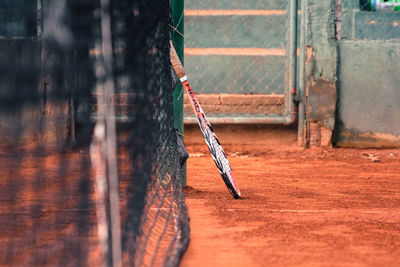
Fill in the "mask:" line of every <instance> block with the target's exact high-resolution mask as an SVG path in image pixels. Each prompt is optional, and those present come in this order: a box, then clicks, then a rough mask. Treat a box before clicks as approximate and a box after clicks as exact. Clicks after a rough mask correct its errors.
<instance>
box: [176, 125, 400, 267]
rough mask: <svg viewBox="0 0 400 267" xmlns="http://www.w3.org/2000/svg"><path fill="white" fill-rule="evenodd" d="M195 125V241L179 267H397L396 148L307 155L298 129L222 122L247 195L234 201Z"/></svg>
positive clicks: (399, 176) (189, 138) (191, 130)
mask: <svg viewBox="0 0 400 267" xmlns="http://www.w3.org/2000/svg"><path fill="white" fill-rule="evenodd" d="M196 127H197V125H196ZM196 127H195V126H193V127H187V129H185V130H186V131H185V142H186V145H187V147H188V150H189V153H190V154H191V157H190V158H189V161H188V175H187V177H188V180H187V187H186V188H185V194H186V203H187V205H188V207H189V213H190V217H191V221H190V227H191V241H190V245H189V248H188V250H187V252H186V254H185V255H184V257H183V260H182V262H181V265H180V266H183V267H186V266H398V259H399V258H400V226H399V224H398V222H399V220H400V200H399V197H400V163H399V162H400V150H399V149H385V150H375V149H373V150H360V149H337V148H316V149H307V150H303V149H301V148H298V147H297V145H296V130H295V129H290V128H287V127H282V126H253V127H247V126H222V125H221V126H218V127H216V128H215V131H216V133H217V135H218V136H219V137H220V141H221V143H222V145H223V147H224V149H225V151H226V152H227V154H228V158H229V160H230V163H231V165H232V168H233V171H234V174H235V176H236V179H237V182H238V184H239V187H240V189H241V191H242V195H243V199H241V200H233V198H232V197H231V195H230V194H229V192H228V190H227V189H226V187H225V185H224V184H223V182H222V180H221V178H220V176H219V174H218V171H217V169H216V167H215V164H214V162H213V160H212V158H211V156H210V155H209V153H208V150H207V147H206V145H205V144H204V140H203V138H202V136H201V133H200V131H199V130H198V129H197V128H196ZM373 159H379V160H380V161H379V162H374V161H373Z"/></svg>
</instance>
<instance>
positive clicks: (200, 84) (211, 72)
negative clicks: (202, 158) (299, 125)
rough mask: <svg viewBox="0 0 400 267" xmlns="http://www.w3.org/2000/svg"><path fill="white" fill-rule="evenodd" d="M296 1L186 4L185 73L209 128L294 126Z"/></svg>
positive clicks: (187, 114)
mask: <svg viewBox="0 0 400 267" xmlns="http://www.w3.org/2000/svg"><path fill="white" fill-rule="evenodd" d="M297 2H298V0H286V1H282V0H268V1H267V0H264V1H256V0H248V1H238V0H223V1H211V0H202V1H198V0H186V1H185V11H184V24H185V34H184V35H185V39H184V43H185V48H184V55H185V69H186V72H187V73H188V76H189V79H190V81H191V83H192V86H193V89H194V90H195V92H197V96H198V98H199V101H200V103H201V104H202V107H203V109H204V111H205V112H206V114H207V116H208V118H209V119H210V121H211V123H283V124H290V123H292V122H294V120H295V109H294V104H293V99H294V94H295V92H296V89H295V88H296V57H297V56H296V55H297V16H298V12H297V10H298V7H297V6H298V3H297ZM178 23H182V21H181V20H180V21H178ZM175 24H177V23H176V22H175ZM175 26H181V25H175ZM180 97H184V96H183V94H181V95H178V99H179V98H180ZM184 115H185V123H194V122H195V119H194V117H193V115H192V112H191V109H190V105H189V103H188V102H187V100H186V101H185V105H184Z"/></svg>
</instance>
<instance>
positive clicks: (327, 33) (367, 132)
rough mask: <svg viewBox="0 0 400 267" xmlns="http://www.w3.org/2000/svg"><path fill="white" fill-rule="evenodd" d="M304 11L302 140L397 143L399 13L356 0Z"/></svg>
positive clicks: (308, 5) (313, 2) (334, 0)
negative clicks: (369, 7) (366, 8)
mask: <svg viewBox="0 0 400 267" xmlns="http://www.w3.org/2000/svg"><path fill="white" fill-rule="evenodd" d="M302 10H303V11H304V12H303V14H302V16H303V20H302V22H303V24H302V27H303V28H302V34H303V38H304V44H300V45H303V46H304V51H305V52H304V54H305V56H304V60H303V61H302V62H300V64H304V81H300V83H301V82H304V83H305V84H304V88H305V90H304V91H305V93H304V103H305V106H306V108H305V110H306V111H305V117H306V127H304V136H305V145H310V146H329V145H331V143H333V144H334V145H337V146H341V147H393V146H400V77H399V67H400V13H399V12H378V11H377V12H370V11H364V10H362V8H360V1H359V0H331V1H317V0H308V1H306V2H305V3H303V9H302ZM300 66H301V65H300Z"/></svg>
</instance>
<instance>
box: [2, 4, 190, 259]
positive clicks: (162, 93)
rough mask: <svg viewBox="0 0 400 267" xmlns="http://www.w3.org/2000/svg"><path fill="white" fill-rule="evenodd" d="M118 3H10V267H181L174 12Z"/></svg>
mask: <svg viewBox="0 0 400 267" xmlns="http://www.w3.org/2000/svg"><path fill="white" fill-rule="evenodd" d="M110 2H111V1H109V0H100V1H89V0H57V1H55V0H53V1H51V0H37V1H33V0H5V1H4V3H2V7H1V10H0V36H1V37H2V38H0V68H1V72H0V73H1V74H0V75H1V78H0V102H1V105H0V139H1V140H0V148H1V151H0V184H1V187H0V203H1V205H0V222H1V226H0V265H9V266H36V265H45V266H46V265H47V266H60V265H62V266H110V265H114V266H118V265H122V266H176V265H178V263H179V260H180V258H181V256H182V254H183V253H184V251H185V249H186V247H187V244H188V239H189V224H188V213H187V207H186V205H185V202H184V194H183V190H182V186H181V181H180V167H181V165H180V159H179V155H178V150H177V135H176V133H175V130H174V126H173V124H174V123H173V121H174V118H173V106H172V90H171V86H172V79H171V72H170V62H169V24H170V3H169V1H168V0H164V1H144V0H136V1H135V0H134V1H127V0H119V1H112V2H111V3H110ZM22 14H23V15H22ZM114 185H116V186H114Z"/></svg>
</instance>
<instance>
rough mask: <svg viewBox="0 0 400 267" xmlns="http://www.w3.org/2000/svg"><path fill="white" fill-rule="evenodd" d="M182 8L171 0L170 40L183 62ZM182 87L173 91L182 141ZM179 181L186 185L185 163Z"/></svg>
mask: <svg viewBox="0 0 400 267" xmlns="http://www.w3.org/2000/svg"><path fill="white" fill-rule="evenodd" d="M183 8H184V0H172V1H171V10H172V21H173V23H174V25H173V26H174V28H175V29H176V30H173V34H172V41H173V43H174V47H175V50H176V53H177V54H178V57H179V59H180V60H181V62H182V64H183V60H184V57H183V47H184V46H183V36H182V35H183V33H184V19H183V16H184V15H183ZM183 97H184V92H183V87H182V85H181V84H180V83H178V84H177V86H176V88H175V90H174V93H173V98H174V116H175V129H177V130H178V133H179V137H180V138H181V139H182V141H183ZM181 181H182V186H186V163H185V164H184V165H183V166H182V168H181Z"/></svg>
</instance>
